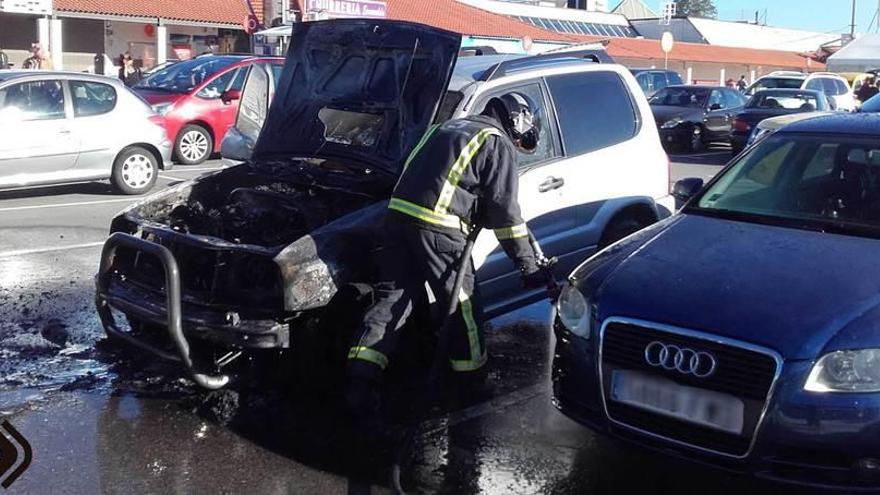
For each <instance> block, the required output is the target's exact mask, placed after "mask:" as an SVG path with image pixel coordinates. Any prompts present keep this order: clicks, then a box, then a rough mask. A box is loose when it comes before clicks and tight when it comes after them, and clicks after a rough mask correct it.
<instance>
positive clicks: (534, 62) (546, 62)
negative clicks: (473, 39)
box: [449, 49, 610, 91]
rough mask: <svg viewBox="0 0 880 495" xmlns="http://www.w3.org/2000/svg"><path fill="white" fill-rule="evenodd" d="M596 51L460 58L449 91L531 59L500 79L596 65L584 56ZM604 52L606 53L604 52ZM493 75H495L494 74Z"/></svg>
mask: <svg viewBox="0 0 880 495" xmlns="http://www.w3.org/2000/svg"><path fill="white" fill-rule="evenodd" d="M596 51H599V50H589V49H588V50H583V51H561V52H558V53H555V52H547V53H542V54H538V55H531V54H517V53H508V54H496V55H476V56H466V57H459V58H458V61H457V62H456V64H455V68H454V69H453V72H452V78H451V80H450V81H449V89H450V90H452V91H457V90H460V89H462V88H464V87H465V86H467V85H469V84H471V83H473V82H475V81H479V80H485V79H486V78H485V77H483V76H484V75H485V74H486V71H487V70H489V69H491V68H493V67H495V66H497V65H499V64H501V63H503V62H509V61H512V60H519V59H529V60H528V62H527V63H524V64H522V66H521V67H515V68H514V67H505V68H504V69H503V70H501V72H500V74H501V75H500V77H503V76H505V75H511V74H513V73H517V74H519V73H526V72H533V71H540V70H545V69H548V68H555V67H560V66H579V65H580V64H584V63H594V62H591V61H590V60H589V59H588V58H585V57H584V55H583V54H584V52H596ZM602 51H603V52H604V50H602ZM609 60H610V59H609ZM603 65H609V63H608V62H604V63H603ZM508 71H509V72H508ZM493 75H495V73H494V72H493Z"/></svg>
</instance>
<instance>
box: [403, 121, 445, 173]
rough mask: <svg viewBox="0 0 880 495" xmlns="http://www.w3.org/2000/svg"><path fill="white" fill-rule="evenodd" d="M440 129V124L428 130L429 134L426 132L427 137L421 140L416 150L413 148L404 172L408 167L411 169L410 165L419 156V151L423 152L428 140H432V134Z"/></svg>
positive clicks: (404, 166) (404, 165)
mask: <svg viewBox="0 0 880 495" xmlns="http://www.w3.org/2000/svg"><path fill="white" fill-rule="evenodd" d="M438 127H440V124H434V125H432V126H431V127H429V128H428V132H426V133H425V135H424V136H422V139H421V140H419V143H418V144H417V145H416V147H415V148H413V150H412V152H411V153H410V154H409V158H407V159H406V163H404V164H403V170H406V169H407V167H409V163H410V162H411V161H413V158H415V157H416V155H418V154H419V151H422V148H423V147H424V146H425V144H426V143H427V142H428V139H430V138H431V134H434V131H436V130H437V128H438Z"/></svg>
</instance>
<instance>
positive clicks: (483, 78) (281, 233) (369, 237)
mask: <svg viewBox="0 0 880 495" xmlns="http://www.w3.org/2000/svg"><path fill="white" fill-rule="evenodd" d="M328 45H330V46H337V47H339V51H338V53H339V54H340V56H339V57H338V58H333V59H328V60H326V61H325V62H324V63H320V64H315V63H312V60H313V59H312V57H314V56H316V55H315V54H316V53H317V54H318V55H320V53H323V52H321V50H322V49H323V47H325V46H328ZM459 46H460V36H459V35H457V34H453V33H449V32H446V31H442V30H438V29H435V28H432V27H429V26H423V25H419V24H411V23H405V22H397V21H387V20H378V21H377V20H364V19H347V20H334V21H321V22H309V23H301V24H296V25H294V27H293V34H292V39H291V44H290V47H291V48H290V50H289V52H288V55H287V61H286V64H285V69H284V73H283V75H282V77H281V84H280V86H279V91H278V94H277V97H276V98H275V99H274V100H273V101H272V105H271V108H270V109H269V114H268V118H267V119H266V122H265V126H263V128H262V133H261V134H260V135H259V139H258V140H257V141H256V147H255V148H254V150H253V153H252V154H251V156H241V157H238V158H240V159H245V160H247V161H246V163H244V164H242V165H239V166H235V167H232V168H228V169H226V170H223V171H221V172H219V173H215V174H212V175H209V176H203V177H201V178H199V179H197V180H195V181H192V182H188V183H185V184H181V185H179V186H177V187H175V188H172V189H169V190H168V191H166V192H163V193H162V194H157V195H156V196H154V197H152V198H151V199H149V200H148V201H146V202H143V203H141V204H140V205H137V206H134V207H132V208H129V209H128V210H126V211H124V212H123V213H121V214H120V215H119V216H118V217H116V218H115V219H114V220H113V223H112V227H111V230H112V232H114V234H113V235H112V236H111V237H110V239H109V240H108V241H107V245H106V247H105V251H104V256H103V258H102V262H101V263H102V265H101V266H102V268H101V272H100V274H99V277H98V289H97V291H98V292H97V297H98V299H99V301H100V302H99V312H100V315H101V319H102V321H103V324H104V326H105V329H106V330H107V332H108V334H109V335H112V336H117V337H119V338H122V339H126V340H128V341H131V342H133V343H135V344H136V345H141V346H143V340H142V339H140V338H136V337H133V336H132V334H130V333H126V332H125V331H123V330H122V329H121V328H120V327H119V326H118V324H117V322H115V320H114V319H113V315H112V313H111V312H110V308H115V309H117V310H120V311H122V312H123V313H125V314H126V315H127V316H128V318H129V319H130V320H131V321H133V322H135V328H138V327H144V326H145V325H146V326H149V325H159V326H161V327H165V328H167V329H168V332H169V333H171V334H172V335H173V341H174V342H176V343H177V346H178V347H176V349H177V352H178V354H176V355H172V356H170V357H171V358H176V359H178V360H180V361H181V362H183V363H184V364H185V365H186V366H187V368H188V369H190V370H191V371H192V373H193V375H194V377H195V379H196V380H197V381H198V382H199V383H200V384H201V385H203V386H208V387H218V386H222V385H223V384H225V381H226V378H224V376H223V375H222V373H221V372H220V371H219V370H218V368H219V366H218V363H211V362H208V363H206V364H205V363H203V364H202V365H201V367H199V365H198V364H197V363H196V364H194V363H193V362H192V360H191V359H190V358H189V356H188V351H187V349H191V348H192V349H198V348H202V347H203V346H205V345H206V344H212V345H220V346H222V347H224V348H244V349H254V348H271V349H288V348H290V349H294V350H295V349H306V350H305V351H301V352H304V354H305V357H303V359H309V360H311V359H314V360H315V361H314V365H315V366H321V367H325V366H328V365H329V363H331V362H332V363H334V364H336V365H338V367H339V368H340V369H341V368H342V367H343V363H341V362H339V363H338V362H337V361H336V360H334V359H332V356H338V354H332V353H331V354H330V355H329V356H328V354H327V353H324V352H323V351H322V350H321V349H319V348H315V349H312V348H310V347H308V344H306V340H303V339H307V337H306V336H307V335H317V336H318V337H316V338H319V339H320V341H321V342H327V343H329V342H330V341H331V340H333V339H338V340H342V341H344V340H345V336H344V335H341V334H340V332H343V331H345V328H346V325H341V324H337V325H335V326H334V325H332V324H331V325H330V327H329V328H326V330H319V332H318V333H317V334H314V333H310V332H312V331H313V330H314V329H318V328H319V327H320V328H323V327H321V322H325V323H327V318H330V317H332V316H334V315H335V316H339V317H342V316H344V315H358V314H360V310H361V308H360V307H358V306H356V305H355V303H354V302H352V301H348V300H347V299H345V297H347V296H345V294H346V293H351V292H354V291H346V288H348V287H352V285H351V284H352V283H355V282H370V281H371V277H372V270H373V266H372V261H371V257H370V253H371V252H372V250H373V249H377V248H381V244H380V238H379V237H378V236H377V232H378V231H379V230H380V229H379V222H380V221H381V219H382V218H383V217H384V213H385V211H386V210H387V200H388V198H389V197H390V194H391V191H392V189H393V187H394V184H395V182H396V180H397V177H398V175H399V172H400V170H401V168H402V166H403V163H404V161H405V160H406V157H407V156H408V155H409V153H410V151H411V150H412V149H413V148H414V146H415V145H416V144H417V143H418V141H419V140H420V139H421V137H422V136H423V135H424V133H425V132H426V130H427V129H428V127H429V125H430V124H431V123H432V122H442V121H445V120H447V119H450V118H456V117H463V116H466V115H470V114H475V113H479V112H481V111H482V110H483V109H484V107H485V105H486V103H487V102H488V101H489V100H490V99H491V98H492V97H496V96H500V95H503V94H507V93H509V92H516V93H517V94H519V95H520V96H522V97H523V98H527V99H529V100H531V101H532V103H533V105H534V108H533V111H534V115H535V118H536V122H537V128H538V132H539V135H540V139H539V145H538V147H537V149H536V150H535V152H534V153H532V154H520V155H518V159H519V166H520V169H521V173H520V178H519V181H520V183H519V191H520V196H519V202H520V205H521V207H522V213H523V217H524V218H525V219H526V220H527V222H528V225H529V228H530V229H531V231H532V232H533V233H534V235H535V236H536V237H537V238H538V239H539V240H540V241H541V242H542V245H543V248H544V250H545V251H546V252H547V253H548V255H550V256H557V257H558V259H559V264H558V267H559V270H560V273H567V272H568V271H569V270H570V269H572V268H573V267H574V263H575V260H578V259H581V258H583V257H584V256H587V255H589V254H591V253H593V252H595V251H596V250H598V249H600V248H601V247H603V246H607V245H609V244H611V243H612V242H614V241H616V240H617V239H620V238H622V237H624V236H626V235H628V234H629V233H631V232H634V231H636V230H638V229H641V228H643V227H645V226H647V225H650V224H652V223H654V222H656V221H657V220H658V219H659V218H662V217H664V216H667V215H669V214H670V211H671V210H672V209H673V207H674V201H673V198H671V197H670V196H669V195H668V188H669V185H668V184H669V182H668V181H669V175H668V174H669V170H668V161H667V157H666V154H665V153H664V152H663V149H662V147H661V145H660V140H659V139H658V136H657V131H656V128H655V127H654V124H653V122H652V120H651V119H650V118H649V115H650V107H649V106H648V103H647V100H646V99H645V97H644V95H643V94H642V92H641V90H640V88H639V86H638V84H637V83H636V81H635V78H634V77H633V76H632V75H631V74H630V73H629V71H628V70H627V69H625V68H624V67H622V66H619V65H616V64H601V63H595V62H593V61H591V60H593V58H594V57H593V56H592V55H585V56H587V57H588V58H584V57H585V56H582V54H580V53H578V52H565V53H555V54H546V55H540V56H535V57H521V58H512V57H510V56H509V55H505V56H491V55H488V56H481V57H463V58H461V59H459V60H458V64H457V67H456V68H455V70H454V72H453V65H454V64H455V61H456V54H457V53H458V50H459ZM364 47H366V48H364ZM416 60H418V61H421V63H413V62H414V61H416ZM374 68H375V69H374ZM253 88H254V89H253V91H254V92H256V93H262V92H264V91H265V86H264V85H254V86H253ZM251 91H252V86H251V85H250V84H248V85H247V86H246V87H245V90H244V94H243V97H242V101H243V102H245V104H249V102H250V101H254V102H258V101H263V100H264V98H263V97H262V96H259V95H258V96H255V97H254V98H253V100H252V99H251V98H252V95H251V94H250V93H251ZM243 108H245V107H244V106H243ZM253 127H254V128H258V127H259V126H253ZM246 133H247V131H243V134H246ZM224 155H225V153H224ZM233 158H235V157H233ZM138 253H141V254H153V255H156V256H158V258H156V257H154V256H147V255H144V256H140V255H138ZM160 260H161V261H160ZM474 262H475V265H476V267H477V268H478V274H477V276H478V281H479V284H480V288H481V291H482V298H483V300H484V302H485V307H486V313H487V315H488V316H492V315H498V314H501V313H504V312H507V311H509V310H511V309H514V308H517V307H521V306H522V305H525V304H528V303H530V302H534V301H537V300H539V299H542V298H544V297H546V295H545V292H544V291H542V290H536V291H523V290H522V288H521V286H520V282H519V275H518V273H517V270H516V268H515V267H514V265H513V264H512V263H511V262H510V261H509V259H508V258H507V257H506V256H505V255H504V253H503V252H502V250H501V248H500V247H499V245H498V242H497V240H496V239H495V238H494V236H493V235H492V234H491V233H484V235H482V236H481V237H480V238H479V239H478V242H477V246H476V248H475V250H474ZM163 266H164V270H170V271H166V272H165V273H168V274H169V275H168V276H167V277H164V276H163V275H162V271H163ZM166 280H169V281H167V282H166ZM178 282H179V285H175V284H178ZM167 284H171V285H168V287H169V290H167V291H166V290H164V287H165V285H167ZM175 287H179V288H180V292H177V289H176V288H175ZM181 294H182V296H181ZM169 297H170V299H167V298H169ZM181 297H182V299H181ZM166 301H170V304H171V305H170V306H168V303H167V302H166ZM420 308H422V310H424V307H422V306H421V305H420V306H419V307H417V308H416V312H417V313H419V312H420ZM168 311H170V313H169V312H168ZM169 316H170V319H168V318H169ZM337 323H338V322H337ZM348 326H353V324H352V325H348ZM153 351H154V352H156V353H157V354H159V355H162V354H163V352H162V351H161V350H158V351H157V349H155V348H153ZM164 355H165V356H166V357H168V353H164ZM342 358H343V361H344V354H342ZM309 362H310V363H311V362H312V361H309ZM312 373H314V370H312ZM311 376H315V375H314V374H312V375H311Z"/></svg>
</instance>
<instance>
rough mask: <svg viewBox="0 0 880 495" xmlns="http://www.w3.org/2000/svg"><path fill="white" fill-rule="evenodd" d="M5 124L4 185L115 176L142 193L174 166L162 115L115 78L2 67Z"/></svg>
mask: <svg viewBox="0 0 880 495" xmlns="http://www.w3.org/2000/svg"><path fill="white" fill-rule="evenodd" d="M0 128H2V129H3V138H2V139H0V189H9V188H17V187H23V186H35V185H48V184H63V183H69V182H82V181H90V180H101V179H110V183H111V184H112V185H113V187H114V188H115V189H116V190H118V191H119V192H121V193H124V194H142V193H144V192H146V191H149V190H150V189H152V187H153V185H154V184H155V183H156V178H157V177H158V175H159V170H160V169H168V168H170V167H171V143H170V142H169V141H168V138H167V136H166V134H165V127H164V119H163V118H162V117H161V116H159V115H157V114H156V113H155V112H153V111H152V109H150V106H149V105H147V104H146V103H145V102H144V101H143V100H142V99H140V98H139V97H138V96H137V95H135V94H134V93H132V92H131V91H130V90H129V89H128V88H126V87H125V86H124V85H123V84H122V82H121V81H119V80H118V79H116V78H112V77H105V76H97V75H90V74H85V73H76V72H70V73H68V72H36V71H32V70H30V71H25V70H11V71H4V72H3V73H2V74H0Z"/></svg>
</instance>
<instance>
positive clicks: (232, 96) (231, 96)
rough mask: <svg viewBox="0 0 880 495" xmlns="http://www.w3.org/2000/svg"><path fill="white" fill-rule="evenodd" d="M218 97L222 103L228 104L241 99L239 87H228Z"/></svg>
mask: <svg viewBox="0 0 880 495" xmlns="http://www.w3.org/2000/svg"><path fill="white" fill-rule="evenodd" d="M220 99H221V100H223V103H225V104H227V105H229V104H230V103H232V102H233V101H238V100H240V99H241V90H240V89H230V90H227V91H224V92H223V94H222V95H220Z"/></svg>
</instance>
